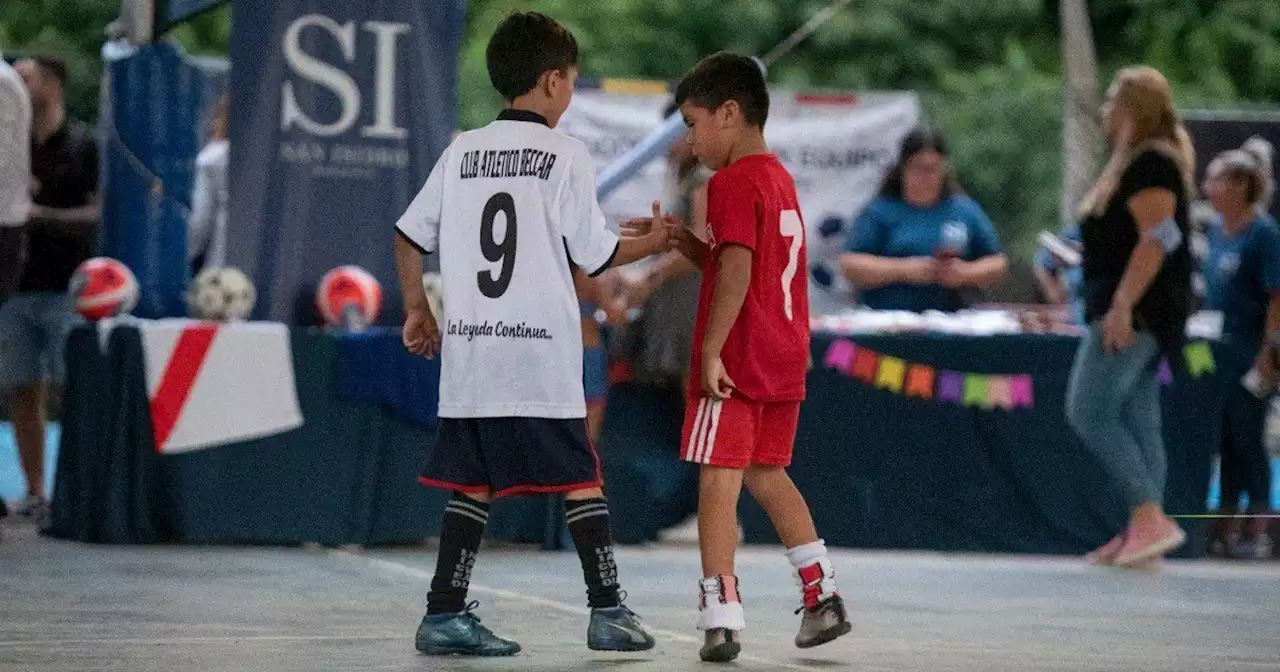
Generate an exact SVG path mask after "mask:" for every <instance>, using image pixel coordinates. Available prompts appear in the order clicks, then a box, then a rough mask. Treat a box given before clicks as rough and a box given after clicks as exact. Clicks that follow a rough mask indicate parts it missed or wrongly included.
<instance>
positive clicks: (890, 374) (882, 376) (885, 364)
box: [876, 356, 907, 392]
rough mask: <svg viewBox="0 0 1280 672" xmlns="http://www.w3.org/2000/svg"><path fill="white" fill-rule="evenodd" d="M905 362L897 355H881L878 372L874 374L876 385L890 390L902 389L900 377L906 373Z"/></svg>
mask: <svg viewBox="0 0 1280 672" xmlns="http://www.w3.org/2000/svg"><path fill="white" fill-rule="evenodd" d="M906 372H907V364H906V362H904V361H902V360H901V359H898V358H897V357H887V356H882V357H881V358H880V373H879V374H878V375H877V376H876V387H878V388H881V389H884V390H889V391H890V392H901V391H902V377H903V376H904V375H906Z"/></svg>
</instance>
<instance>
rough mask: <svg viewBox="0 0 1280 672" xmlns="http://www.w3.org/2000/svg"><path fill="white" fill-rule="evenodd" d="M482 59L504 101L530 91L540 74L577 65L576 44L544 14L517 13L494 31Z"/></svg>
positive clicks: (564, 30)
mask: <svg viewBox="0 0 1280 672" xmlns="http://www.w3.org/2000/svg"><path fill="white" fill-rule="evenodd" d="M484 60H485V65H487V66H488V68H489V81H490V82H492V83H493V88H495V89H497V90H498V93H500V94H502V98H503V100H508V101H510V100H515V99H516V98H518V97H520V96H522V95H524V94H526V93H528V92H529V91H531V90H533V88H534V87H535V86H537V85H538V78H539V77H541V76H542V73H544V72H547V71H548V70H558V71H560V72H564V71H566V70H568V69H569V68H571V67H573V66H576V65H577V64H578V41H577V40H576V39H574V37H573V33H571V32H569V29H568V28H565V27H564V26H562V25H560V24H559V23H558V22H557V21H556V20H555V19H553V18H551V17H549V16H547V15H546V14H540V13H538V12H517V13H515V14H512V15H511V16H508V17H507V18H506V20H504V21H503V22H502V23H501V24H500V25H499V26H498V28H497V30H494V31H493V36H492V37H490V38H489V46H488V47H487V48H486V49H485V52H484Z"/></svg>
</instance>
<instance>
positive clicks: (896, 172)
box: [880, 126, 964, 201]
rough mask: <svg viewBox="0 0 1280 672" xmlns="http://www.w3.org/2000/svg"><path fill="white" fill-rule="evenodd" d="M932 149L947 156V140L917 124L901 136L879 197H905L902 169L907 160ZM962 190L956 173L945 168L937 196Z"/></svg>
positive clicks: (947, 196)
mask: <svg viewBox="0 0 1280 672" xmlns="http://www.w3.org/2000/svg"><path fill="white" fill-rule="evenodd" d="M926 151H934V152H937V153H939V154H941V155H942V156H943V158H949V156H950V154H949V153H948V152H947V141H946V140H945V139H943V137H942V136H941V135H939V134H938V133H936V132H934V131H932V130H930V129H928V128H925V127H923V126H918V127H916V128H914V129H912V130H911V132H909V133H907V135H906V137H904V138H902V148H901V150H900V151H899V153H898V162H897V163H895V164H893V168H891V169H889V174H888V175H886V176H885V178H884V183H882V184H881V185H880V197H881V198H890V199H893V200H895V201H901V200H903V199H904V198H905V196H903V193H902V171H903V169H904V168H906V166H907V162H909V161H911V157H913V156H915V155H916V154H919V153H920V152H926ZM962 193H964V191H963V190H962V189H961V188H960V182H959V180H957V179H956V174H955V172H954V171H952V170H951V168H950V167H948V168H947V173H946V175H944V176H943V177H942V192H941V193H940V194H939V197H940V198H941V199H942V200H946V199H947V198H949V197H951V196H954V195H956V194H962Z"/></svg>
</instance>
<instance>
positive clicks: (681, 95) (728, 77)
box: [675, 51, 769, 128]
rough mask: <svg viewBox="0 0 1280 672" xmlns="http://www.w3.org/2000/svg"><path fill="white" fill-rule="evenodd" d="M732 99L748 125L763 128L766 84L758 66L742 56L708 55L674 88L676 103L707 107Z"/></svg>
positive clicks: (766, 103) (766, 100)
mask: <svg viewBox="0 0 1280 672" xmlns="http://www.w3.org/2000/svg"><path fill="white" fill-rule="evenodd" d="M730 100H733V101H737V103H738V107H739V108H741V109H742V118H743V119H745V120H746V122H747V123H748V124H751V125H752V126H755V127H757V128H764V123H765V121H767V120H768V119H769V87H768V86H767V85H766V84H765V82H764V73H763V72H761V71H760V66H759V65H757V64H756V62H755V61H754V60H752V59H750V58H747V57H746V56H738V55H737V54H730V53H728V52H724V51H722V52H720V53H718V54H712V55H710V56H708V57H706V58H704V59H702V60H701V61H698V64H697V65H695V66H694V67H693V70H690V71H689V74H687V75H685V76H684V79H682V80H680V85H679V86H677V87H676V101H675V102H676V105H683V104H685V103H686V102H688V103H693V104H694V105H696V106H698V107H701V108H705V109H708V110H715V109H719V107H720V106H721V105H724V104H725V103H726V102H728V101H730Z"/></svg>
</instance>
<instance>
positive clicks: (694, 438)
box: [684, 397, 707, 462]
mask: <svg viewBox="0 0 1280 672" xmlns="http://www.w3.org/2000/svg"><path fill="white" fill-rule="evenodd" d="M706 412H707V398H706V397H703V398H702V399H699V400H698V410H697V411H694V413H693V429H691V430H689V446H688V448H686V449H685V453H684V459H685V460H686V461H688V462H697V461H698V459H697V449H698V439H699V435H700V434H701V433H702V421H703V420H704V419H705V418H706Z"/></svg>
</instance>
